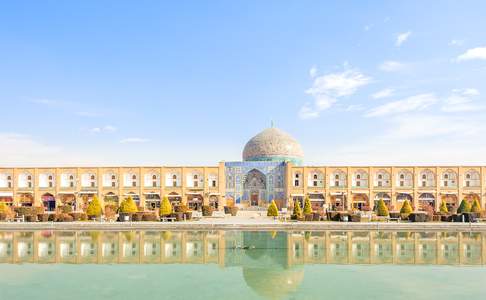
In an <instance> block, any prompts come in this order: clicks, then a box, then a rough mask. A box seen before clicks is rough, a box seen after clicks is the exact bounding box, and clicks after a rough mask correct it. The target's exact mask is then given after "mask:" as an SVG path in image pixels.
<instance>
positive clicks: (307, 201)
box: [304, 197, 312, 215]
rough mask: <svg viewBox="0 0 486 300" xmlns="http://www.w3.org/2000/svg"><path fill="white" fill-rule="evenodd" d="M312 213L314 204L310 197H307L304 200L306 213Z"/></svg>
mask: <svg viewBox="0 0 486 300" xmlns="http://www.w3.org/2000/svg"><path fill="white" fill-rule="evenodd" d="M311 213H312V206H311V202H310V199H309V197H305V202H304V215H308V214H311Z"/></svg>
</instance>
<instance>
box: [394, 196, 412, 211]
mask: <svg viewBox="0 0 486 300" xmlns="http://www.w3.org/2000/svg"><path fill="white" fill-rule="evenodd" d="M405 200H408V202H409V203H410V205H412V206H413V198H412V195H410V194H407V193H398V194H397V206H398V207H397V210H400V209H401V208H402V206H403V202H405Z"/></svg>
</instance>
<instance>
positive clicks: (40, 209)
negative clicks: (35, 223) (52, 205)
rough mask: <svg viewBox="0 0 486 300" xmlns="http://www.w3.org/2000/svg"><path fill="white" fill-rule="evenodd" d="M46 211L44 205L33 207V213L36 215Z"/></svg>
mask: <svg viewBox="0 0 486 300" xmlns="http://www.w3.org/2000/svg"><path fill="white" fill-rule="evenodd" d="M45 211H46V208H45V207H44V206H34V207H33V208H32V213H33V214H35V215H41V214H43V213H44V212H45Z"/></svg>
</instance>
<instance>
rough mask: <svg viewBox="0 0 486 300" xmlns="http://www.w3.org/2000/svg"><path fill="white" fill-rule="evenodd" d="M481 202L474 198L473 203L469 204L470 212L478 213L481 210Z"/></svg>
mask: <svg viewBox="0 0 486 300" xmlns="http://www.w3.org/2000/svg"><path fill="white" fill-rule="evenodd" d="M481 210H482V209H481V204H479V200H478V199H477V198H475V199H474V201H473V204H472V206H471V212H473V213H480V212H481Z"/></svg>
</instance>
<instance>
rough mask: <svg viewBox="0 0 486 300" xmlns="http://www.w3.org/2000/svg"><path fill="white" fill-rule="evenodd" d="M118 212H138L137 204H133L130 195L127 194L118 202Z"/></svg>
mask: <svg viewBox="0 0 486 300" xmlns="http://www.w3.org/2000/svg"><path fill="white" fill-rule="evenodd" d="M120 212H122V213H136V212H138V208H137V204H135V201H133V198H132V196H128V198H126V199H125V200H123V201H122V203H121V204H120Z"/></svg>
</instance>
